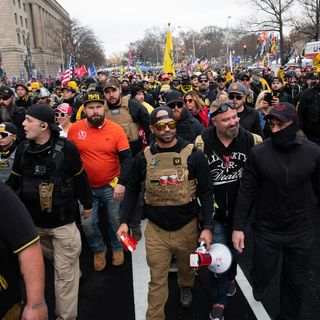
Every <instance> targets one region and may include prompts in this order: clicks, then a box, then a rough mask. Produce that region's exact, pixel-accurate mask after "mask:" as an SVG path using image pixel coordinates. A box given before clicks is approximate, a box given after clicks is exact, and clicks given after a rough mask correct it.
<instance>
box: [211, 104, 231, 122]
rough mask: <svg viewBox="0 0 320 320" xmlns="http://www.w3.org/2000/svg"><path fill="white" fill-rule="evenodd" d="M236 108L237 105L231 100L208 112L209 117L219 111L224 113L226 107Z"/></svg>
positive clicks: (226, 109)
mask: <svg viewBox="0 0 320 320" xmlns="http://www.w3.org/2000/svg"><path fill="white" fill-rule="evenodd" d="M229 108H230V109H236V108H237V106H236V105H235V104H234V103H233V102H225V103H223V104H221V105H220V106H219V107H218V109H217V110H216V111H214V112H212V113H211V114H210V118H213V117H215V116H216V115H217V114H219V113H224V112H226V111H228V109H229Z"/></svg>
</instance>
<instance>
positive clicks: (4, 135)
mask: <svg viewBox="0 0 320 320" xmlns="http://www.w3.org/2000/svg"><path fill="white" fill-rule="evenodd" d="M9 136H13V134H12V133H10V132H6V131H0V137H1V138H2V139H4V138H7V137H9Z"/></svg>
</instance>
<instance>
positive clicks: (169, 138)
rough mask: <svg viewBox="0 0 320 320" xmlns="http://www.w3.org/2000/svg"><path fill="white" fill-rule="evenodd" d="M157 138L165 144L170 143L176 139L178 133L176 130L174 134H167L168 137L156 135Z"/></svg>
mask: <svg viewBox="0 0 320 320" xmlns="http://www.w3.org/2000/svg"><path fill="white" fill-rule="evenodd" d="M156 137H157V139H158V140H160V141H161V142H163V143H170V142H172V141H173V140H174V138H175V137H176V131H175V130H174V132H172V131H171V132H170V133H167V134H166V136H163V135H161V134H156Z"/></svg>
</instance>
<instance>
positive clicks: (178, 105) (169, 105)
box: [167, 102, 183, 109]
mask: <svg viewBox="0 0 320 320" xmlns="http://www.w3.org/2000/svg"><path fill="white" fill-rule="evenodd" d="M167 106H168V107H169V108H170V109H174V108H175V107H176V106H177V107H178V108H179V109H180V108H183V102H173V103H168V104H167Z"/></svg>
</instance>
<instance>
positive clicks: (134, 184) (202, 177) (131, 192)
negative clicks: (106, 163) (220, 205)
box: [121, 139, 214, 231]
mask: <svg viewBox="0 0 320 320" xmlns="http://www.w3.org/2000/svg"><path fill="white" fill-rule="evenodd" d="M187 144H188V142H187V141H184V140H182V139H178V140H177V144H176V145H175V146H173V147H172V148H169V149H161V148H159V147H157V146H156V145H155V144H154V143H152V144H151V152H152V153H159V152H180V151H181V150H182V149H183V148H184V147H185V146H186V145H187ZM187 163H188V169H189V179H190V180H192V179H194V178H195V179H197V184H198V197H199V199H200V202H201V207H202V212H203V215H204V217H205V219H204V222H203V225H204V227H205V228H210V229H211V228H212V225H213V222H212V215H213V211H214V208H213V191H212V187H211V183H210V174H209V168H208V163H207V160H206V157H205V156H204V154H203V153H202V152H201V151H199V150H197V149H196V148H194V149H193V151H192V153H191V155H190V156H189V158H188V160H187ZM146 166H147V162H146V158H145V156H144V152H143V151H141V152H140V153H139V154H138V155H137V156H136V158H135V159H134V162H133V165H132V168H131V171H130V177H129V181H128V182H127V184H126V192H125V195H124V200H123V202H122V217H121V223H128V222H129V221H130V218H131V215H132V214H133V212H134V210H133V209H132V208H134V207H135V204H136V202H137V199H138V195H139V192H140V189H141V183H142V182H143V181H144V180H145V179H146ZM199 210H200V207H199V205H198V202H197V200H194V201H192V202H190V203H188V204H185V205H183V206H165V207H160V206H159V207H158V206H151V205H147V204H145V205H144V211H145V214H146V217H147V218H148V219H149V220H150V221H152V222H153V223H155V224H156V225H157V226H159V227H160V228H162V229H164V230H167V231H175V230H179V229H181V228H182V227H183V226H185V225H186V224H187V223H188V222H189V221H191V219H192V218H194V217H195V216H197V214H198V213H199Z"/></svg>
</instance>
